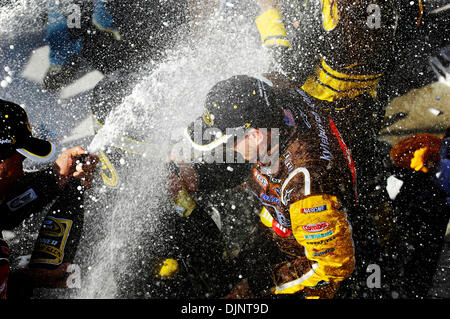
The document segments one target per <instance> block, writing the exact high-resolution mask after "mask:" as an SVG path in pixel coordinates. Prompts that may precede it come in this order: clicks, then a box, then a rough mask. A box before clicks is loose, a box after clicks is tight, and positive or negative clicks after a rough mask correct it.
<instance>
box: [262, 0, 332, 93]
mask: <svg viewBox="0 0 450 319" xmlns="http://www.w3.org/2000/svg"><path fill="white" fill-rule="evenodd" d="M259 5H260V8H261V14H260V15H259V16H258V17H257V18H256V19H255V23H256V26H257V28H258V31H259V34H260V36H261V41H262V43H263V44H264V46H265V47H266V48H268V49H269V50H270V51H271V53H272V56H273V59H274V61H275V66H274V68H275V69H278V71H281V72H282V73H284V74H286V75H288V76H289V77H290V79H291V80H292V81H294V82H296V83H297V84H298V85H302V84H303V83H304V82H305V80H306V78H307V77H308V76H309V75H311V74H312V72H313V70H314V67H315V66H316V64H317V61H319V59H320V47H321V46H322V42H321V40H320V39H322V38H323V36H321V33H322V24H321V20H320V17H318V16H317V14H315V12H316V11H317V10H315V8H314V7H313V5H310V6H309V7H308V8H306V9H305V10H306V12H305V14H304V15H303V19H302V21H297V22H296V23H295V25H294V26H293V28H292V30H295V31H293V32H294V34H289V32H288V29H287V26H286V25H285V23H286V22H285V19H284V17H283V13H282V11H281V10H280V9H279V6H280V2H279V1H276V0H259Z"/></svg>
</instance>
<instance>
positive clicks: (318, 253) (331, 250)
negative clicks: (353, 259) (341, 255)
mask: <svg viewBox="0 0 450 319" xmlns="http://www.w3.org/2000/svg"><path fill="white" fill-rule="evenodd" d="M334 250H335V248H334V247H332V248H328V249H325V250H323V251H320V250H319V249H315V248H313V251H314V256H315V257H321V256H326V255H331V256H333V255H334Z"/></svg>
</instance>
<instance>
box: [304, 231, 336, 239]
mask: <svg viewBox="0 0 450 319" xmlns="http://www.w3.org/2000/svg"><path fill="white" fill-rule="evenodd" d="M331 235H333V231H332V230H329V231H328V232H326V233H323V234H315V235H304V236H303V237H305V239H318V238H324V237H328V236H331Z"/></svg>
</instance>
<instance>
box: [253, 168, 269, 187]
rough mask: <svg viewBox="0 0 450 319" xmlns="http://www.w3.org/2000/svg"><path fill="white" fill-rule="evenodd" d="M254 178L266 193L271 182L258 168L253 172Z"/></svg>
mask: <svg viewBox="0 0 450 319" xmlns="http://www.w3.org/2000/svg"><path fill="white" fill-rule="evenodd" d="M253 177H254V178H255V179H256V181H257V182H258V184H259V185H260V186H261V187H263V188H264V191H266V190H267V187H268V186H269V181H268V180H267V178H265V177H264V176H263V175H262V174H261V173H260V172H259V171H258V170H257V169H256V168H255V169H254V170H253Z"/></svg>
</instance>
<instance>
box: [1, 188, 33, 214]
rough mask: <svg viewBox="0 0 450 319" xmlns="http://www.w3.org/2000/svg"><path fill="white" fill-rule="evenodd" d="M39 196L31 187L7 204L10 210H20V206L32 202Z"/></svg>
mask: <svg viewBox="0 0 450 319" xmlns="http://www.w3.org/2000/svg"><path fill="white" fill-rule="evenodd" d="M37 198H38V196H37V195H36V192H35V191H34V190H33V189H32V188H30V189H28V190H27V191H25V192H24V193H22V194H20V195H19V196H16V197H14V198H13V199H11V200H10V201H9V202H7V203H6V205H7V206H8V208H9V210H10V211H12V212H15V211H16V210H19V209H20V208H22V207H24V206H25V205H27V204H29V203H31V202H32V201H34V200H35V199H37Z"/></svg>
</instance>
